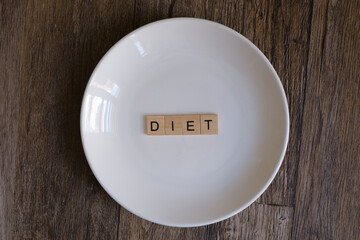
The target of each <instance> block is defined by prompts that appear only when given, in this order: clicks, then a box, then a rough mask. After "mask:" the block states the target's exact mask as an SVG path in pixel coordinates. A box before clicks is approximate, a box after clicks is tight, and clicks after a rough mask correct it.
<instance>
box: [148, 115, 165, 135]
mask: <svg viewBox="0 0 360 240" xmlns="http://www.w3.org/2000/svg"><path fill="white" fill-rule="evenodd" d="M146 133H147V134H148V135H165V125H164V116H146Z"/></svg>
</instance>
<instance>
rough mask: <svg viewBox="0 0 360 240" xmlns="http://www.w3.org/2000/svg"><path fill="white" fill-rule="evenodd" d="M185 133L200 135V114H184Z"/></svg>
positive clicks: (183, 131) (183, 128)
mask: <svg viewBox="0 0 360 240" xmlns="http://www.w3.org/2000/svg"><path fill="white" fill-rule="evenodd" d="M182 133H183V135H200V115H182Z"/></svg>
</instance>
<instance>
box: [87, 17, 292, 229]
mask: <svg viewBox="0 0 360 240" xmlns="http://www.w3.org/2000/svg"><path fill="white" fill-rule="evenodd" d="M114 31H115V30H114ZM194 113H195V114H202V113H215V114H218V119H219V134H218V135H192V136H191V135H190V136H189V135H188V136H148V135H146V131H145V129H144V125H145V124H144V116H145V115H157V114H159V115H165V114H194ZM288 134H289V113H288V107H287V102H286V97H285V94H284V90H283V88H282V85H281V82H280V80H279V77H278V76H277V74H276V72H275V70H274V69H273V67H272V66H271V64H270V63H269V61H268V60H267V59H266V57H265V56H264V55H263V54H262V53H261V52H260V51H259V50H258V49H257V48H256V47H255V46H254V45H253V44H252V43H251V42H250V41H249V40H247V39H246V38H245V37H243V36H242V35H240V34H239V33H237V32H235V31H233V30H231V29H229V28H227V27H225V26H223V25H220V24H217V23H214V22H210V21H206V20H200V19H192V18H175V19H169V20H162V21H158V22H154V23H151V24H148V25H146V26H143V27H141V28H139V29H137V30H135V31H134V32H132V33H130V34H128V35H127V36H126V37H124V38H123V39H121V40H120V41H119V42H118V43H116V44H115V45H114V46H113V47H112V48H111V49H110V50H109V51H108V52H107V54H106V55H105V56H104V57H103V58H102V60H101V61H100V63H99V64H98V65H97V67H96V68H95V70H94V72H93V74H92V76H91V77H90V80H89V83H88V85H87V87H86V90H85V94H84V98H83V102H82V108H81V138H82V142H83V146H84V150H85V154H86V157H87V160H88V162H89V165H90V167H91V169H92V171H93V172H94V174H95V176H96V178H97V179H98V181H99V182H100V184H101V185H102V186H103V188H104V189H105V190H106V191H107V193H108V194H109V195H110V196H111V197H112V198H114V199H115V200H116V201H117V202H118V203H119V204H121V206H123V207H124V208H126V209H128V210H129V211H131V212H132V213H134V214H136V215H138V216H140V217H142V218H144V219H147V220H150V221H153V222H156V223H159V224H163V225H170V226H182V227H184V226H200V225H205V224H210V223H214V222H217V221H221V220H223V219H225V218H228V217H230V216H232V215H234V214H236V213H238V212H239V211H241V210H243V209H244V208H246V207H247V206H249V205H250V204H251V203H252V202H254V201H255V200H256V199H257V198H258V197H259V196H260V195H261V194H262V193H263V192H264V191H265V189H266V188H267V187H268V186H269V184H270V182H271V181H272V180H273V178H274V176H275V174H276V172H277V171H278V169H279V167H280V165H281V162H282V159H283V157H284V153H285V149H286V145H287V141H288Z"/></svg>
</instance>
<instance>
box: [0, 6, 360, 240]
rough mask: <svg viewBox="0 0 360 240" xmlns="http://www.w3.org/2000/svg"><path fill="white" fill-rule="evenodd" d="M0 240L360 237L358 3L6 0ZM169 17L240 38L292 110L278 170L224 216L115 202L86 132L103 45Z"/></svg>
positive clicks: (1, 56) (0, 45)
mask: <svg viewBox="0 0 360 240" xmlns="http://www.w3.org/2000/svg"><path fill="white" fill-rule="evenodd" d="M0 14H1V15H0V29H1V31H0V65H1V68H0V113H1V118H0V131H1V132H0V137H1V142H0V153H1V159H0V239H290V238H291V239H360V228H359V226H360V202H359V199H360V188H359V185H360V174H359V172H360V138H359V136H360V78H359V76H360V55H359V49H360V21H359V19H360V1H359V0H355V1H341V2H340V1H336V0H329V1H311V0H305V1H280V0H270V1H259V0H255V1H248V0H240V1H234V0H231V1H226V0H215V1H210V0H194V1H190V0H183V1H180V0H151V1H145V0H134V1H130V0H123V1H110V0H102V1H100V0H94V1H86V2H83V1H79V0H75V1H72V2H68V1H45V0H43V1H40V0H39V1H35V0H34V1H20V2H14V1H7V0H5V1H1V2H0ZM168 17H199V18H204V19H209V20H213V21H216V22H219V23H222V24H225V25H226V26H229V27H231V28H233V29H235V30H236V31H238V32H240V33H242V34H243V35H244V36H246V37H247V38H248V39H250V40H251V41H252V42H254V43H255V45H257V46H258V47H259V48H260V50H261V51H263V52H264V54H265V55H266V56H267V58H268V59H269V60H270V62H271V63H272V64H273V66H274V68H275V69H276V71H277V73H278V75H279V77H280V79H281V81H282V83H283V86H284V89H285V92H286V95H287V99H288V103H289V111H290V119H291V123H290V139H289V145H288V149H287V153H286V157H285V159H284V162H283V164H282V166H281V169H280V171H279V173H278V174H277V176H276V178H275V179H274V181H273V183H272V184H271V186H270V187H269V188H268V189H267V191H266V192H265V193H264V194H263V195H262V196H261V197H260V198H259V199H258V200H257V202H255V203H254V204H252V205H251V206H250V207H248V208H247V209H245V210H244V211H242V212H241V213H239V214H237V215H235V216H233V217H231V218H229V219H227V220H225V221H222V222H220V223H216V224H212V225H208V226H203V227H197V228H171V227H165V226H160V225H157V224H155V223H151V222H147V221H146V220H143V219H141V218H139V217H137V216H135V215H133V214H131V213H129V212H128V211H126V210H125V209H123V208H121V207H120V206H119V205H118V204H117V203H116V202H115V201H114V200H112V199H111V198H110V197H109V196H108V195H107V194H106V193H105V191H104V190H103V189H102V188H101V186H100V185H99V183H98V182H97V181H96V179H95V177H94V176H93V174H92V173H91V171H90V168H89V167H88V165H87V163H86V159H85V156H84V154H83V150H82V146H81V142H80V133H79V110H80V104H81V99H82V94H83V91H84V88H85V85H86V83H87V81H88V79H89V76H90V74H91V72H92V71H93V69H94V67H95V66H96V64H97V62H98V61H99V60H100V58H101V57H102V56H103V55H104V54H105V52H106V51H107V50H108V49H109V48H110V47H111V46H112V45H113V44H114V43H115V42H117V41H118V40H119V39H120V38H121V37H123V36H124V35H125V34H127V33H129V32H131V31H132V30H133V29H134V28H137V27H140V26H143V25H144V24H147V23H149V22H152V21H156V20H159V19H164V18H168Z"/></svg>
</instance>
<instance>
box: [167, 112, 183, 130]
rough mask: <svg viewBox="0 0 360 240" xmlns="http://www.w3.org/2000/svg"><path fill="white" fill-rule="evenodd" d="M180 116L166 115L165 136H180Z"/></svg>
mask: <svg viewBox="0 0 360 240" xmlns="http://www.w3.org/2000/svg"><path fill="white" fill-rule="evenodd" d="M182 127H183V126H182V116H181V115H166V116H165V134H166V135H182V134H183V133H182Z"/></svg>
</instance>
